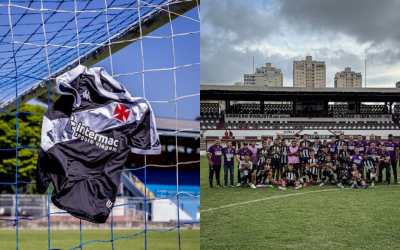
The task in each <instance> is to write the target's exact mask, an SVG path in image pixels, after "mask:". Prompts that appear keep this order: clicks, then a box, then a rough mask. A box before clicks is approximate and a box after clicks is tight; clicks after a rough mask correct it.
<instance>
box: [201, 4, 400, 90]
mask: <svg viewBox="0 0 400 250" xmlns="http://www.w3.org/2000/svg"><path fill="white" fill-rule="evenodd" d="M271 2H272V3H273V4H272V5H271V4H270V3H271ZM399 9H400V1H399V0H386V1H374V0H363V1H360V0H340V1H321V0H281V1H276V2H275V1H273V0H272V1H270V0H266V1H263V0H258V1H257V0H255V1H251V4H250V1H242V0H218V1H212V0H204V1H202V9H201V14H202V24H201V25H202V26H201V27H202V30H201V64H202V66H201V82H202V83H225V84H232V83H233V82H236V81H241V80H242V77H243V73H247V72H251V68H252V67H251V64H252V56H255V61H256V66H260V65H261V64H263V63H265V62H266V61H269V62H272V63H273V65H276V66H277V67H279V68H281V69H282V71H283V72H284V85H288V83H289V85H291V82H292V62H293V60H294V59H299V58H298V57H297V58H293V57H292V56H283V55H282V54H277V53H274V52H272V51H261V50H260V49H256V50H254V48H253V50H251V51H250V50H246V49H244V50H237V49H235V46H237V45H239V46H240V45H242V47H243V44H257V43H261V42H262V41H268V40H269V39H270V38H271V37H273V36H275V38H276V37H277V36H281V37H283V40H282V44H283V45H284V43H285V39H287V40H291V41H293V40H296V36H303V37H304V36H306V37H307V36H309V37H310V38H311V37H313V38H317V40H318V38H323V37H328V36H329V39H331V40H332V39H335V37H336V36H338V35H340V34H344V35H346V36H347V37H350V38H353V39H355V41H356V42H358V43H360V44H364V43H368V44H370V45H369V47H366V50H367V51H368V65H369V67H370V68H372V67H375V66H376V67H382V66H385V65H387V66H390V65H393V64H398V63H399V61H400V49H399V48H400V29H398V28H397V26H398V25H399V24H400V14H399ZM287 27H290V28H291V29H293V30H295V32H294V33H293V32H289V33H288V31H287V30H285V28H287ZM321 40H323V39H321ZM321 43H322V42H321ZM283 45H282V46H283ZM322 45H323V44H322ZM326 46H328V45H326ZM322 47H323V46H322ZM298 53H299V55H301V57H304V56H305V53H307V52H306V51H301V50H299V51H298ZM303 53H304V54H303ZM308 53H310V54H311V55H312V56H313V57H314V58H316V59H318V60H324V61H325V62H326V65H327V82H328V84H332V83H333V77H334V74H335V72H337V71H339V70H343V69H344V67H346V66H351V68H352V69H353V70H354V71H357V72H362V74H363V75H364V64H363V63H364V56H363V55H360V54H357V53H356V52H354V53H353V52H352V51H351V50H350V49H348V50H347V51H344V50H343V48H339V47H329V48H328V49H326V48H323V49H321V48H315V49H313V50H312V51H311V52H308ZM266 55H268V57H267V58H266ZM368 80H370V81H371V82H374V83H376V86H380V85H386V86H389V85H390V84H392V83H394V81H395V80H396V79H393V76H387V77H382V76H379V77H376V78H372V77H370V78H369V79H368Z"/></svg>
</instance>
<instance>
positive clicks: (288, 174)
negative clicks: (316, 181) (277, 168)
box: [285, 171, 298, 181]
mask: <svg viewBox="0 0 400 250" xmlns="http://www.w3.org/2000/svg"><path fill="white" fill-rule="evenodd" d="M297 178H298V174H297V173H296V172H294V171H286V172H285V179H286V180H287V181H295V180H296V179H297Z"/></svg>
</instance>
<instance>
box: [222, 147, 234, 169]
mask: <svg viewBox="0 0 400 250" xmlns="http://www.w3.org/2000/svg"><path fill="white" fill-rule="evenodd" d="M235 153H236V150H235V149H234V148H233V147H231V148H228V147H226V148H223V149H222V155H223V156H224V164H225V165H231V164H233V161H234V156H235Z"/></svg>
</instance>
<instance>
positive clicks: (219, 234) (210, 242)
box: [200, 157, 400, 250]
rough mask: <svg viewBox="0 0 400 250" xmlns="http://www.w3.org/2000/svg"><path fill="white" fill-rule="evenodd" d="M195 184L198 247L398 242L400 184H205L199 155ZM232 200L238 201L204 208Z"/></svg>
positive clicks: (205, 169) (322, 246) (323, 246)
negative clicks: (358, 187)
mask: <svg viewBox="0 0 400 250" xmlns="http://www.w3.org/2000/svg"><path fill="white" fill-rule="evenodd" d="M221 176H222V175H221ZM235 180H236V178H235ZM201 188H202V189H201V211H202V212H201V240H200V242H201V249H205V250H210V249H219V250H220V249H230V250H231V249H241V250H242V249H399V248H400V185H391V186H384V185H379V186H377V187H375V188H374V189H372V188H371V189H367V190H351V189H344V190H339V189H336V188H334V187H332V186H328V187H324V188H320V187H310V188H306V189H302V190H298V191H295V190H292V189H288V190H286V191H279V190H277V189H265V188H264V189H256V190H252V189H249V188H214V189H211V188H209V187H208V164H207V160H206V159H205V158H204V157H203V158H202V159H201ZM328 189H333V191H323V192H311V191H317V190H328ZM306 192H311V193H308V194H300V195H293V196H292V194H295V193H297V194H298V193H306ZM288 194H290V195H289V196H288ZM273 196H276V197H275V198H273V199H270V198H268V197H273ZM279 196H282V197H279ZM285 196H286V197H285ZM277 197H279V198H277ZM257 199H261V200H260V201H256V202H250V203H243V202H248V201H253V200H257ZM232 203H242V204H241V205H235V206H229V207H223V208H220V209H215V210H210V209H213V208H218V207H221V206H225V205H228V204H232Z"/></svg>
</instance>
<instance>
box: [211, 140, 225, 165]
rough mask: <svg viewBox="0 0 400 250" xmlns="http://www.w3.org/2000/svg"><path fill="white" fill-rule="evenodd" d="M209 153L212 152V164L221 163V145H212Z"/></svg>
mask: <svg viewBox="0 0 400 250" xmlns="http://www.w3.org/2000/svg"><path fill="white" fill-rule="evenodd" d="M208 153H210V154H211V163H212V165H214V166H215V165H221V156H222V147H221V145H215V144H214V145H212V146H211V147H209V148H208Z"/></svg>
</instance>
